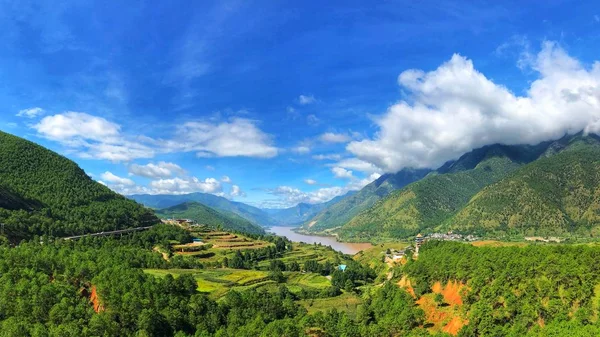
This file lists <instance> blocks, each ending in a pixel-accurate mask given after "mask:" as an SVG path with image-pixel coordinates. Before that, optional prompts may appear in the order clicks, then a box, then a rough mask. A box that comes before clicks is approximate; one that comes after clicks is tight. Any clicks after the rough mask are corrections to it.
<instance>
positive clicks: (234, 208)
mask: <svg viewBox="0 0 600 337" xmlns="http://www.w3.org/2000/svg"><path fill="white" fill-rule="evenodd" d="M128 197H129V198H131V199H133V200H135V201H137V202H139V203H141V204H143V205H145V206H146V207H150V208H154V209H163V208H168V207H172V206H176V205H180V204H183V203H186V202H197V203H200V204H203V205H205V206H208V207H211V208H214V209H216V210H218V211H224V212H229V213H233V214H236V215H238V216H240V217H242V218H244V219H246V220H248V221H250V222H251V223H253V224H255V225H259V226H263V227H270V226H275V225H277V224H278V223H277V221H275V220H274V219H273V218H272V217H271V216H270V215H269V214H268V213H267V212H265V211H264V210H261V209H260V208H257V207H254V206H250V205H247V204H244V203H241V202H236V201H232V200H229V199H227V198H224V197H220V196H216V195H214V194H208V193H201V192H196V193H188V194H179V195H171V194H135V195H130V196H128Z"/></svg>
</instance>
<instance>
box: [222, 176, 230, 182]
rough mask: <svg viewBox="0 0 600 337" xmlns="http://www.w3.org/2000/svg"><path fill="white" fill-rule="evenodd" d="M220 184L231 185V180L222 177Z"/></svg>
mask: <svg viewBox="0 0 600 337" xmlns="http://www.w3.org/2000/svg"><path fill="white" fill-rule="evenodd" d="M221 182H223V183H231V178H229V177H228V176H223V177H221Z"/></svg>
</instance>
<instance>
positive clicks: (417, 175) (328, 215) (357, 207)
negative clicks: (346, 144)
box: [302, 169, 430, 232]
mask: <svg viewBox="0 0 600 337" xmlns="http://www.w3.org/2000/svg"><path fill="white" fill-rule="evenodd" d="M429 172H430V170H411V169H405V170H402V171H400V172H398V173H395V174H385V175H383V176H381V177H379V179H377V180H375V181H374V182H372V183H370V184H369V185H367V186H365V187H364V188H362V189H361V190H360V191H358V192H356V193H354V194H352V195H347V196H345V197H344V198H342V199H340V200H339V201H337V202H335V203H331V204H330V205H328V207H326V208H324V209H323V210H321V211H320V212H319V213H318V214H316V215H315V216H314V217H313V218H311V219H310V220H308V221H307V222H306V223H305V224H304V225H303V226H302V228H303V229H304V230H306V231H309V232H320V231H323V230H327V229H331V228H336V227H339V226H341V225H343V224H345V223H347V222H348V221H350V219H352V218H353V217H354V216H356V215H357V214H359V213H360V212H362V211H364V210H366V209H368V208H369V207H371V206H373V205H374V204H375V203H376V202H377V201H379V200H381V199H382V198H383V197H385V196H386V195H388V194H389V193H390V192H392V191H394V190H397V189H399V188H402V187H404V186H406V185H407V184H410V183H412V182H414V181H417V180H419V179H421V178H423V177H425V176H426V175H427V174H428V173H429Z"/></svg>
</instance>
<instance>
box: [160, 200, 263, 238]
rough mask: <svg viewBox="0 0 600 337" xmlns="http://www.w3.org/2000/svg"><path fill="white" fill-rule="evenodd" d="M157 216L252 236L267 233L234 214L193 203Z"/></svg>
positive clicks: (167, 210) (174, 207)
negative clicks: (191, 221) (185, 220)
mask: <svg viewBox="0 0 600 337" xmlns="http://www.w3.org/2000/svg"><path fill="white" fill-rule="evenodd" d="M156 214H157V215H158V216H160V217H162V218H177V219H191V220H194V221H196V222H197V223H199V224H203V225H208V226H209V227H212V228H221V229H223V230H228V231H235V232H244V233H250V234H264V233H265V231H264V229H262V227H260V226H258V225H255V224H253V223H251V222H250V221H248V220H246V219H244V218H242V217H240V216H238V215H236V214H234V213H230V212H226V211H217V210H215V209H212V208H210V207H208V206H205V205H202V204H200V203H198V202H193V201H192V202H184V203H183V204H180V205H176V206H172V207H169V208H164V209H161V210H158V211H156Z"/></svg>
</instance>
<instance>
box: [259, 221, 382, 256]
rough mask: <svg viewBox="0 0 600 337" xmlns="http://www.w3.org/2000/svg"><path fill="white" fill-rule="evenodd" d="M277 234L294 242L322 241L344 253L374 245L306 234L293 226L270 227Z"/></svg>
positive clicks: (323, 243) (356, 251) (325, 244)
mask: <svg viewBox="0 0 600 337" xmlns="http://www.w3.org/2000/svg"><path fill="white" fill-rule="evenodd" d="M269 232H272V233H273V234H275V235H279V236H285V237H286V238H288V239H290V240H291V241H294V242H304V243H311V244H312V243H315V242H316V243H320V244H322V245H323V246H331V248H333V249H335V250H337V251H340V252H342V253H344V254H351V255H354V254H356V253H358V252H360V251H361V250H365V249H369V248H371V247H373V245H371V244H370V243H352V242H338V241H337V240H336V239H335V237H334V236H316V235H305V234H298V233H296V232H294V228H293V227H283V226H273V227H271V229H269Z"/></svg>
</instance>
